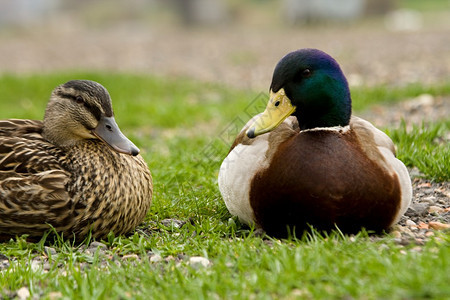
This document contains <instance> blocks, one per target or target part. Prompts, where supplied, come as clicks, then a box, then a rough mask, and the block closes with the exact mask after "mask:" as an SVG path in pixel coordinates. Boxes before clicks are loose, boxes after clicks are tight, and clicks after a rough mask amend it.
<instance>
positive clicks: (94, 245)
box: [89, 241, 107, 249]
mask: <svg viewBox="0 0 450 300" xmlns="http://www.w3.org/2000/svg"><path fill="white" fill-rule="evenodd" d="M89 248H95V249H97V248H101V249H105V248H107V246H106V245H105V244H103V243H100V242H97V241H95V242H92V243H91V244H90V245H89Z"/></svg>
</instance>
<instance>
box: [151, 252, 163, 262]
mask: <svg viewBox="0 0 450 300" xmlns="http://www.w3.org/2000/svg"><path fill="white" fill-rule="evenodd" d="M160 261H162V257H161V255H159V254H155V255H152V256H151V257H150V262H160Z"/></svg>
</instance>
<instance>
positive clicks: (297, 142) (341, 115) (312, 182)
mask: <svg viewBox="0 0 450 300" xmlns="http://www.w3.org/2000/svg"><path fill="white" fill-rule="evenodd" d="M218 184H219V189H220V192H221V194H222V197H223V199H224V201H225V204H226V206H227V208H228V210H229V211H230V212H231V214H232V215H236V216H238V217H239V219H240V220H241V221H243V222H244V223H248V224H255V225H256V226H257V227H261V228H262V229H263V230H264V231H266V233H268V234H269V235H273V236H286V235H288V231H290V230H291V233H292V232H293V231H295V233H296V234H302V233H303V232H304V231H305V230H309V229H310V226H313V227H315V228H316V229H318V230H321V231H322V230H324V231H329V230H332V229H335V228H336V226H337V227H338V228H339V229H340V230H341V231H342V232H344V233H355V232H358V231H360V230H361V229H362V228H365V229H367V230H368V231H373V232H382V231H384V230H387V229H388V228H390V227H391V226H392V225H393V224H395V223H396V222H397V221H398V220H399V219H400V217H401V216H402V215H403V213H404V212H405V211H406V209H407V208H408V206H409V204H410V201H411V197H412V187H411V180H410V177H409V174H408V171H407V169H406V167H405V165H404V164H403V163H402V162H401V161H400V160H398V159H397V158H396V157H395V148H394V144H393V142H392V140H391V139H390V138H389V137H388V136H387V135H386V134H385V133H383V132H382V131H380V130H378V129H377V128H375V127H374V126H373V125H372V124H371V123H369V122H368V121H365V120H363V119H361V118H358V117H355V116H353V117H352V116H351V97H350V90H349V87H348V83H347V80H346V78H345V76H344V74H343V72H342V71H341V68H340V67H339V65H338V63H337V62H336V61H335V60H334V59H333V58H332V57H331V56H329V55H328V54H326V53H324V52H322V51H320V50H317V49H301V50H298V51H294V52H292V53H289V54H287V55H286V56H284V57H283V58H282V59H281V60H280V62H278V64H277V66H276V67H275V70H274V74H273V78H272V84H271V85H270V99H269V102H268V104H267V107H266V109H265V111H264V112H263V113H262V114H259V115H257V116H255V117H254V118H253V119H251V120H250V121H249V122H248V123H247V124H246V125H245V126H244V128H243V129H242V131H241V132H240V133H239V134H238V136H237V137H236V139H235V141H234V143H233V144H232V146H231V149H230V152H229V153H228V155H227V157H226V158H225V159H224V161H223V163H222V165H221V168H220V171H219V178H218ZM288 228H289V229H288Z"/></svg>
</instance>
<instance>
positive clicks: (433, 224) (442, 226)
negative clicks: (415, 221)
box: [429, 222, 450, 230]
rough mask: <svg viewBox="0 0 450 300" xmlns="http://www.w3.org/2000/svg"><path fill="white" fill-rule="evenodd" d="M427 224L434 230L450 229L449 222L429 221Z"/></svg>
mask: <svg viewBox="0 0 450 300" xmlns="http://www.w3.org/2000/svg"><path fill="white" fill-rule="evenodd" d="M429 225H430V227H431V228H433V229H435V230H445V229H450V224H445V223H441V222H430V223H429Z"/></svg>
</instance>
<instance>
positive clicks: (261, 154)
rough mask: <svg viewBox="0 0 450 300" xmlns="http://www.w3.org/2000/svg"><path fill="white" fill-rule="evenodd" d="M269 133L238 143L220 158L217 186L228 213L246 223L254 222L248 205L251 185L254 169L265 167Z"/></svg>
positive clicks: (266, 165)
mask: <svg viewBox="0 0 450 300" xmlns="http://www.w3.org/2000/svg"><path fill="white" fill-rule="evenodd" d="M268 136H269V135H268V134H263V135H261V136H259V137H257V138H256V139H255V140H254V142H253V143H252V144H251V145H242V144H239V145H237V146H236V147H234V149H233V150H232V151H231V152H230V153H229V154H228V156H227V157H226V158H225V160H224V161H223V162H222V165H221V166H220V171H219V179H218V181H219V190H220V193H221V194H222V197H223V200H224V201H225V205H226V206H227V208H228V210H229V211H230V213H231V214H232V215H234V216H238V217H239V219H240V220H241V221H242V222H244V223H247V224H253V223H254V222H255V215H254V213H253V209H252V207H251V205H250V185H251V180H252V178H253V177H254V175H255V174H256V172H258V171H260V170H262V169H265V168H267V167H268V162H267V161H266V156H265V153H266V151H267V149H268V147H269V143H268V140H267V138H268Z"/></svg>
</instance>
